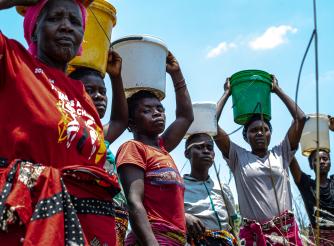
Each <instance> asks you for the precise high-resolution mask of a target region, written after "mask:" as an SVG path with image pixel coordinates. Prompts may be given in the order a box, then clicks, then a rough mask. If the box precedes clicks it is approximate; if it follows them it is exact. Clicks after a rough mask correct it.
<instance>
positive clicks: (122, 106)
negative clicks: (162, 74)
mask: <svg viewBox="0 0 334 246" xmlns="http://www.w3.org/2000/svg"><path fill="white" fill-rule="evenodd" d="M121 70H122V58H121V57H120V56H119V55H118V54H117V53H116V52H115V51H111V50H110V51H109V57H108V65H107V72H108V74H109V77H110V80H111V88H112V108H111V114H110V121H109V123H108V124H107V125H105V126H104V136H105V139H106V140H107V141H108V142H109V143H112V142H114V141H115V140H116V139H117V138H118V137H119V136H120V135H121V134H122V133H123V132H124V130H125V129H126V127H127V125H128V105H127V103H126V98H125V94H124V89H123V82H122V76H121Z"/></svg>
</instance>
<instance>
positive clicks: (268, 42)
mask: <svg viewBox="0 0 334 246" xmlns="http://www.w3.org/2000/svg"><path fill="white" fill-rule="evenodd" d="M297 31H298V29H297V28H294V27H292V26H288V25H280V26H271V27H269V28H268V29H267V30H266V31H265V32H264V33H263V34H262V35H261V36H259V37H257V38H255V39H253V40H252V41H250V42H249V46H250V47H251V48H252V49H253V50H266V49H273V48H275V47H277V46H279V45H281V44H284V43H286V42H287V39H286V35H287V34H288V33H296V32H297Z"/></svg>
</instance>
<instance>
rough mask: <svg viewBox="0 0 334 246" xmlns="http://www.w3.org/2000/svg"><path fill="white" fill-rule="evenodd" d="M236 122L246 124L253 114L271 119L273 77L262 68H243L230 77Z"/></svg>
mask: <svg viewBox="0 0 334 246" xmlns="http://www.w3.org/2000/svg"><path fill="white" fill-rule="evenodd" d="M230 83H231V91H232V102H233V114H234V122H235V123H237V124H240V125H244V124H245V123H246V122H247V121H248V120H249V119H250V118H251V117H252V115H253V114H261V113H262V114H263V117H264V118H265V119H267V120H270V119H271V102H270V93H271V88H272V77H271V75H270V74H269V73H267V72H264V71H261V70H243V71H240V72H237V73H235V74H233V75H232V76H231V78H230Z"/></svg>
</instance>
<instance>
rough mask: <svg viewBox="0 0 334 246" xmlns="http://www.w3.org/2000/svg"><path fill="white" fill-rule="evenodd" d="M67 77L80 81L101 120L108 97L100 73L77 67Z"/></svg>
mask: <svg viewBox="0 0 334 246" xmlns="http://www.w3.org/2000/svg"><path fill="white" fill-rule="evenodd" d="M69 77H70V78H72V79H76V80H81V81H82V83H83V84H84V86H85V89H86V92H87V93H88V95H89V96H90V97H91V98H92V100H93V102H94V105H95V108H96V110H97V112H98V113H99V116H100V118H103V116H104V114H105V113H106V109H107V103H108V97H107V90H106V87H105V84H104V81H103V77H102V75H101V73H100V72H98V71H96V70H94V69H91V68H85V67H79V68H76V70H74V72H72V73H71V74H70V75H69Z"/></svg>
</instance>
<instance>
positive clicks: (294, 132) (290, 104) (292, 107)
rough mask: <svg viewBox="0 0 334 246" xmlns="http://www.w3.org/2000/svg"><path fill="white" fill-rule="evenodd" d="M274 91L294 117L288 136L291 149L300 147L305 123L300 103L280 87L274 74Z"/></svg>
mask: <svg viewBox="0 0 334 246" xmlns="http://www.w3.org/2000/svg"><path fill="white" fill-rule="evenodd" d="M272 91H273V92H274V93H275V94H276V95H277V96H278V97H279V98H280V99H281V100H282V102H283V103H284V104H285V106H286V107H287V108H288V110H289V112H290V114H291V115H292V117H293V122H292V124H291V126H290V128H289V130H288V133H287V134H288V138H289V142H290V146H291V150H296V149H297V148H298V143H299V140H300V137H301V135H302V131H303V128H304V124H305V119H306V117H305V114H304V112H303V111H302V110H301V109H300V108H299V107H298V105H297V104H296V103H295V102H294V101H293V100H292V99H291V98H290V97H289V96H288V95H287V94H285V92H284V91H283V90H282V89H281V87H279V85H278V82H277V79H276V77H275V76H273V89H272Z"/></svg>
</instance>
